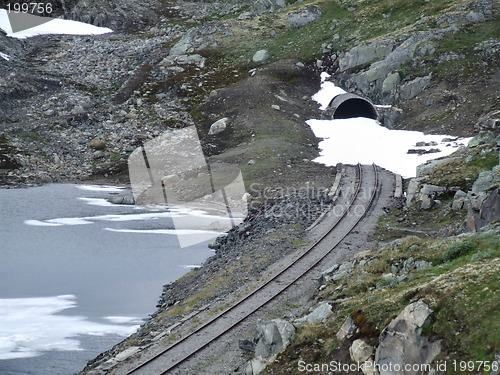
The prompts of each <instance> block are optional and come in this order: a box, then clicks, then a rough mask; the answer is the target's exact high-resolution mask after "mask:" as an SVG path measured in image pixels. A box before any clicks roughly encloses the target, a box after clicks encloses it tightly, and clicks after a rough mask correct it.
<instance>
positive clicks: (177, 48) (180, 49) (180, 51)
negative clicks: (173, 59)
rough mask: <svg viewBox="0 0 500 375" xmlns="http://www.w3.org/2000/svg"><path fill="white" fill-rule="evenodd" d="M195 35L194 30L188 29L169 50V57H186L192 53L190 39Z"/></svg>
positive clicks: (192, 47) (192, 48)
mask: <svg viewBox="0 0 500 375" xmlns="http://www.w3.org/2000/svg"><path fill="white" fill-rule="evenodd" d="M195 35H196V29H194V28H193V29H190V30H189V31H188V32H186V33H185V34H184V36H183V37H182V38H181V39H180V40H179V41H178V42H177V43H175V44H174V46H173V47H172V48H170V52H169V55H171V56H172V55H186V54H188V53H191V52H193V51H194V46H193V43H192V38H194V36H195Z"/></svg>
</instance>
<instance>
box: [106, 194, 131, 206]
mask: <svg viewBox="0 0 500 375" xmlns="http://www.w3.org/2000/svg"><path fill="white" fill-rule="evenodd" d="M107 200H108V202H109V203H113V204H127V205H133V204H135V200H134V196H133V195H123V194H113V195H111V196H109V197H108V199H107Z"/></svg>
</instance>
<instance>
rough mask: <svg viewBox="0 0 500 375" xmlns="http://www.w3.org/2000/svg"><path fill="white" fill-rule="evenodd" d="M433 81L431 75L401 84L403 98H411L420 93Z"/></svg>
mask: <svg viewBox="0 0 500 375" xmlns="http://www.w3.org/2000/svg"><path fill="white" fill-rule="evenodd" d="M430 82H431V75H428V76H425V77H418V78H415V79H414V80H413V81H410V82H408V83H406V84H404V85H401V88H400V90H401V99H403V100H410V99H413V98H415V97H416V96H417V95H419V94H420V93H421V92H422V91H424V89H425V88H426V87H427V86H428V85H429V83H430Z"/></svg>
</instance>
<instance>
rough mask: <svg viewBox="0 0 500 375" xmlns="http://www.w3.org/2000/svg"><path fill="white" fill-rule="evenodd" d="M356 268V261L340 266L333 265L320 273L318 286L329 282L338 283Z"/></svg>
mask: <svg viewBox="0 0 500 375" xmlns="http://www.w3.org/2000/svg"><path fill="white" fill-rule="evenodd" d="M355 266H356V259H353V260H351V261H349V262H346V263H342V264H334V265H333V266H331V267H330V268H328V269H326V270H325V271H323V272H322V273H321V276H320V278H319V283H320V284H326V283H327V282H329V281H338V280H342V279H345V278H346V277H349V276H350V275H351V274H352V272H353V271H354V267H355Z"/></svg>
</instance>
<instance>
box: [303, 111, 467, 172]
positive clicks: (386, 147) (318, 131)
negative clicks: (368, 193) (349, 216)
mask: <svg viewBox="0 0 500 375" xmlns="http://www.w3.org/2000/svg"><path fill="white" fill-rule="evenodd" d="M307 124H308V125H309V126H310V127H311V129H312V130H313V132H314V134H315V135H316V136H317V137H319V138H322V139H323V140H322V141H321V142H320V143H319V147H320V149H321V152H320V156H319V157H317V158H316V159H314V161H316V162H318V163H323V164H326V165H336V164H337V163H345V164H357V163H361V164H372V163H375V164H377V165H379V166H381V167H382V168H386V169H388V170H390V171H392V172H394V173H399V174H400V175H402V176H403V177H405V178H408V177H414V176H415V175H416V167H417V166H418V165H420V164H422V163H425V162H426V161H428V160H432V159H436V158H438V157H442V156H447V155H450V154H451V153H453V152H454V151H456V149H457V148H458V147H459V146H465V145H467V143H468V142H469V140H470V139H471V138H462V139H459V140H458V141H456V142H442V140H443V139H444V138H450V136H447V135H428V134H424V133H422V132H418V131H406V130H390V129H387V128H385V127H383V126H381V125H380V124H379V123H378V122H377V121H375V120H372V119H368V118H362V117H359V118H350V119H339V120H308V121H307ZM417 142H426V143H430V142H436V143H437V145H436V146H426V147H418V148H419V149H422V150H429V149H430V148H437V149H439V150H440V152H436V153H429V154H423V155H418V154H408V150H409V149H412V148H415V147H416V143H417Z"/></svg>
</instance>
